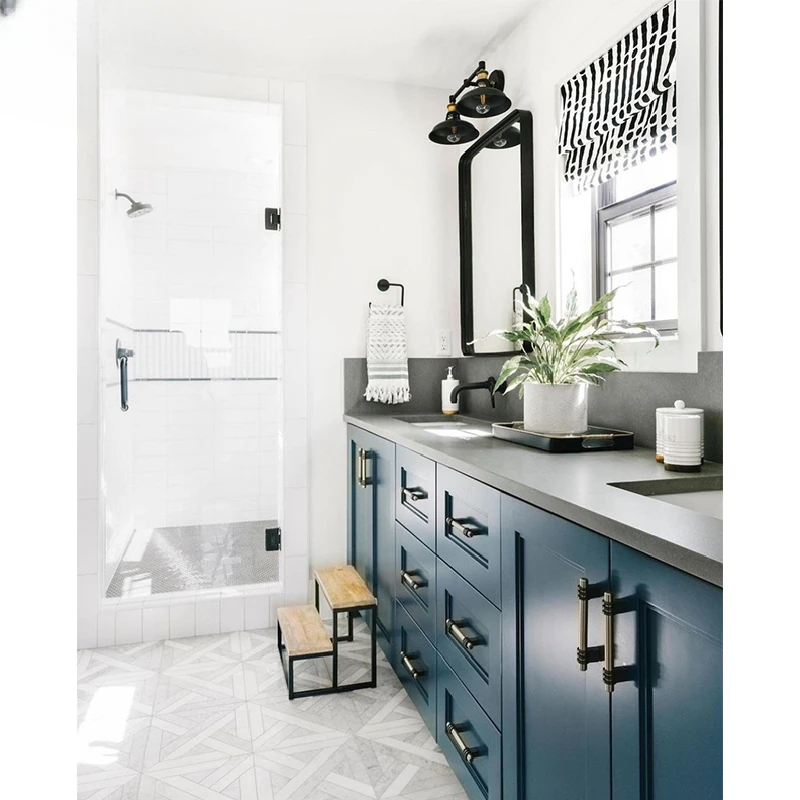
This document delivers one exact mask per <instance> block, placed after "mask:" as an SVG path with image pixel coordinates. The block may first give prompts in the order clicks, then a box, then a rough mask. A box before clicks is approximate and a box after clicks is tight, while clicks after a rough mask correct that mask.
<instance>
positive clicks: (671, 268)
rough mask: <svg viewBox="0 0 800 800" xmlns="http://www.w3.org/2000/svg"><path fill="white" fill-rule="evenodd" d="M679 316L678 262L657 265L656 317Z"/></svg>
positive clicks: (671, 317)
mask: <svg viewBox="0 0 800 800" xmlns="http://www.w3.org/2000/svg"><path fill="white" fill-rule="evenodd" d="M677 318H678V262H677V261H673V262H672V263H671V264H662V265H661V266H660V267H656V319H677Z"/></svg>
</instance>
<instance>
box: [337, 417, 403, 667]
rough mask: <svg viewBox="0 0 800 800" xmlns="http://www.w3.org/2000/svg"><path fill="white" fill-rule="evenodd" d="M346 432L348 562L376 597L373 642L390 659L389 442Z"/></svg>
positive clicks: (391, 507)
mask: <svg viewBox="0 0 800 800" xmlns="http://www.w3.org/2000/svg"><path fill="white" fill-rule="evenodd" d="M347 435H348V452H347V462H348V467H347V469H348V503H347V512H348V513H347V519H348V537H347V542H348V562H349V563H350V564H353V565H354V566H355V568H356V569H357V570H358V572H359V574H360V575H361V576H362V577H363V578H364V580H365V581H366V582H367V586H369V587H370V588H371V589H372V592H373V593H374V594H375V596H376V597H377V598H378V608H377V615H378V617H377V623H378V625H377V628H378V643H379V644H380V645H381V647H382V649H383V650H384V652H385V653H386V657H387V658H389V659H390V661H391V658H392V655H391V653H392V646H391V645H392V641H391V640H392V631H393V629H394V581H395V567H394V562H395V543H394V528H395V521H394V516H395V515H394V494H395V445H394V442H390V441H388V440H387V439H383V438H381V437H380V436H375V435H374V434H372V433H369V432H367V431H364V430H361V429H360V428H356V427H355V426H353V425H348V426H347ZM366 613H367V614H368V613H369V612H366Z"/></svg>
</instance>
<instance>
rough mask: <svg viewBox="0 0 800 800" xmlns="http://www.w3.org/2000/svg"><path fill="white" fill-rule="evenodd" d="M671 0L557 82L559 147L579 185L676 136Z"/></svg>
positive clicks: (610, 174)
mask: <svg viewBox="0 0 800 800" xmlns="http://www.w3.org/2000/svg"><path fill="white" fill-rule="evenodd" d="M675 17H676V15H675V0H673V1H672V2H671V3H669V4H668V5H666V6H664V7H663V8H661V9H659V10H658V11H656V12H655V13H654V14H652V15H651V16H649V17H648V18H647V19H646V20H645V21H644V22H642V23H641V24H639V25H637V26H636V27H635V28H634V29H633V30H632V31H631V32H630V33H628V34H627V35H625V36H624V37H623V38H622V39H620V40H619V41H618V42H617V43H616V44H615V45H614V46H613V47H611V48H610V49H609V50H608V51H607V52H605V53H604V54H603V55H602V56H600V58H598V59H596V60H595V61H593V62H592V63H591V64H589V66H588V67H586V68H585V69H582V70H581V71H580V72H579V73H577V75H574V76H573V77H572V78H570V79H569V80H568V81H567V82H566V83H565V84H564V85H563V86H562V87H561V108H562V110H561V130H560V133H559V140H558V152H559V154H560V155H562V156H564V177H565V179H566V180H567V181H571V182H574V183H575V184H576V185H577V187H578V189H579V190H582V189H586V188H588V187H590V186H597V185H598V184H600V183H604V182H605V181H607V180H609V179H610V178H613V177H614V176H615V175H618V174H619V173H620V172H623V171H624V170H626V169H629V168H630V167H633V166H636V165H637V164H640V163H641V162H643V161H646V160H647V159H648V158H651V157H652V156H654V155H657V154H658V153H660V152H662V151H663V150H666V149H668V148H670V147H672V146H673V145H674V144H675V143H676V142H677V136H678V128H677V96H676V86H675V50H676V38H677V37H676V24H675Z"/></svg>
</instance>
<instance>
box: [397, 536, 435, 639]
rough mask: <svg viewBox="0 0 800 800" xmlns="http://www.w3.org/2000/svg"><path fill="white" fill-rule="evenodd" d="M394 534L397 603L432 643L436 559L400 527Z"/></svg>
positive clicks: (417, 540) (433, 633)
mask: <svg viewBox="0 0 800 800" xmlns="http://www.w3.org/2000/svg"><path fill="white" fill-rule="evenodd" d="M395 524H396V532H395V573H394V577H395V585H394V594H395V597H396V598H397V602H398V603H399V604H400V605H401V606H402V607H403V608H404V609H405V610H406V612H407V613H408V614H409V616H410V617H411V618H412V619H413V620H414V622H416V623H417V625H419V627H420V629H421V630H422V632H423V633H424V634H425V635H426V636H427V637H428V638H429V639H430V640H431V641H433V640H434V638H435V637H436V634H435V618H436V556H435V555H434V554H433V553H432V552H431V551H430V550H428V548H427V547H425V545H424V544H422V542H420V540H419V539H417V538H416V537H414V536H412V535H411V534H410V533H409V532H408V531H407V530H406V529H405V528H404V527H403V526H402V525H400V524H399V523H395Z"/></svg>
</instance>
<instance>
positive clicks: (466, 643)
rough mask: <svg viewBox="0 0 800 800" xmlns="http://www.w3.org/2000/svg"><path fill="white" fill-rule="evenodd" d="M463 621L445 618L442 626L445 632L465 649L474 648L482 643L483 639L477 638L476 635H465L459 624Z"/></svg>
mask: <svg viewBox="0 0 800 800" xmlns="http://www.w3.org/2000/svg"><path fill="white" fill-rule="evenodd" d="M463 624H464V623H463V622H460V621H459V622H457V621H456V620H452V619H446V620H445V622H444V627H445V630H446V631H447V633H449V634H450V636H452V637H453V638H454V639H455V640H456V641H457V642H458V643H459V644H460V645H461V646H462V647H463V648H464V649H465V650H474V649H475V648H476V647H477V646H478V645H479V644H483V639H481V638H479V637H478V636H467V634H466V633H464V631H462V630H461V627H460V626H461V625H463Z"/></svg>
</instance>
